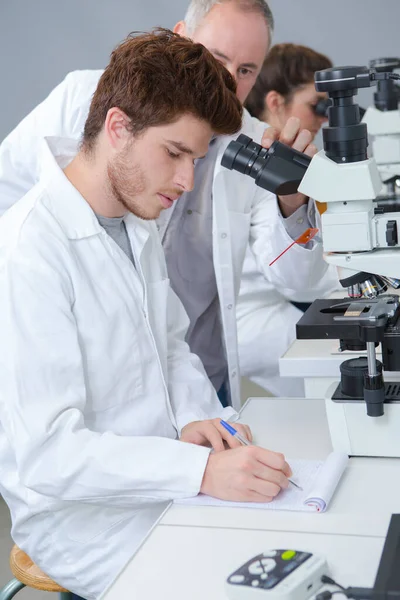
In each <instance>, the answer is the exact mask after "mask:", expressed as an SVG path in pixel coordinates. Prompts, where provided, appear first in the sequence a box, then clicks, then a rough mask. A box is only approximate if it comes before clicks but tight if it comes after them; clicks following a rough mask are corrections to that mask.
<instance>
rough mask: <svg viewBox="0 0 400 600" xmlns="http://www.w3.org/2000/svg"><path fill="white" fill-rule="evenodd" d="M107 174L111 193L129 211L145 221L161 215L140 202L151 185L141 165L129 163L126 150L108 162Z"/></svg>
mask: <svg viewBox="0 0 400 600" xmlns="http://www.w3.org/2000/svg"><path fill="white" fill-rule="evenodd" d="M107 175H108V181H109V186H110V192H111V194H112V195H113V197H114V198H115V199H116V200H117V201H118V202H120V203H121V204H122V206H123V207H124V208H126V210H127V211H128V212H130V213H132V214H134V215H135V216H136V217H139V219H143V220H144V221H153V220H154V219H156V218H157V217H158V216H159V215H152V214H150V213H149V212H147V211H146V207H144V206H142V205H141V204H140V200H139V198H140V197H141V196H143V194H144V192H145V190H146V189H148V187H149V186H148V185H147V183H146V177H145V174H144V172H143V170H142V168H141V167H140V165H138V164H136V165H132V164H129V165H128V162H127V160H126V153H125V152H122V153H121V154H120V155H119V156H117V157H116V158H115V159H114V161H113V162H109V163H108V165H107Z"/></svg>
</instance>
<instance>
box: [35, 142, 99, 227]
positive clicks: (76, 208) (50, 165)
mask: <svg viewBox="0 0 400 600" xmlns="http://www.w3.org/2000/svg"><path fill="white" fill-rule="evenodd" d="M77 152H78V142H76V141H75V140H71V139H66V138H57V137H46V138H44V140H43V143H42V147H41V154H40V164H41V173H40V181H41V182H42V183H43V184H44V186H45V188H46V196H45V197H44V198H43V204H44V205H46V206H47V208H48V209H49V210H50V212H51V213H52V215H53V216H54V217H55V218H56V219H57V221H58V222H59V223H60V225H61V227H62V228H63V231H64V232H65V234H66V235H67V237H68V238H69V239H82V238H87V237H90V236H92V235H97V234H99V233H101V232H102V227H101V226H100V224H99V222H98V220H97V218H96V215H95V213H94V212H93V210H92V208H91V207H90V205H89V204H88V202H86V200H85V199H84V198H83V196H82V195H81V194H80V193H79V192H78V190H77V189H76V188H75V187H74V186H73V185H72V183H71V182H70V181H69V180H68V179H67V177H66V176H65V175H64V172H63V169H64V168H65V167H66V166H67V165H68V164H69V163H70V162H71V160H72V159H73V158H74V156H76V154H77Z"/></svg>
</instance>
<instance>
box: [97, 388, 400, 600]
mask: <svg viewBox="0 0 400 600" xmlns="http://www.w3.org/2000/svg"><path fill="white" fill-rule="evenodd" d="M242 420H243V421H245V422H248V423H249V424H250V425H251V427H252V429H253V433H254V436H255V440H256V441H257V442H258V443H260V444H262V445H265V446H269V447H271V448H274V449H280V450H282V451H283V452H285V454H286V455H287V456H288V457H290V456H292V457H298V458H324V457H325V456H326V455H327V454H328V453H329V452H330V450H331V445H330V440H329V434H328V429H327V422H326V418H325V410H324V403H323V402H322V401H321V400H317V399H307V400H305V399H292V398H291V399H284V398H279V399H276V398H252V399H250V400H249V401H248V402H247V403H246V405H245V407H244V409H243V411H242ZM399 475H400V459H370V458H367V459H360V458H356V459H351V461H350V466H349V468H348V469H347V472H346V473H345V475H344V476H343V479H342V482H341V484H340V486H339V488H338V490H337V491H336V494H335V496H334V499H333V501H332V503H331V505H330V507H329V509H328V511H327V512H326V513H323V514H314V513H311V514H310V513H294V512H289V511H268V510H265V511H263V510H259V509H258V510H257V509H253V510H252V509H238V508H221V507H193V506H186V507H185V506H181V505H173V506H171V507H170V509H169V510H168V511H167V512H166V513H165V514H164V516H163V517H162V518H161V520H160V522H159V523H158V524H157V526H156V527H155V528H154V529H153V531H152V532H151V533H150V535H149V537H148V538H147V540H146V541H145V543H144V544H143V545H142V547H141V548H140V549H139V551H138V552H137V554H136V555H135V556H134V557H133V558H132V560H131V561H130V562H129V563H128V565H127V566H126V568H125V569H124V570H123V572H122V573H121V574H120V576H119V577H118V578H117V580H116V581H115V582H114V583H113V585H112V586H111V588H110V589H109V590H108V592H107V593H106V594H105V595H104V596H103V599H102V600H121V599H122V598H128V597H129V598H135V599H137V600H147V599H149V600H159V599H160V600H169V599H171V600H172V599H174V600H189V599H190V600H205V599H207V600H224V599H226V598H227V596H226V593H225V590H224V581H225V579H226V577H227V576H228V575H229V574H230V573H231V572H232V571H233V570H235V569H236V568H237V567H238V566H239V565H240V564H242V563H243V562H245V561H246V560H248V559H249V558H251V557H252V556H254V555H256V554H258V553H259V552H261V551H264V550H266V549H268V548H274V547H275V548H284V547H290V548H294V549H301V550H310V551H311V552H314V553H321V554H323V555H324V556H326V557H327V560H328V563H329V566H330V569H331V574H332V576H333V577H334V578H336V579H337V580H338V581H339V583H341V584H343V585H359V586H371V585H372V584H373V581H374V578H375V573H376V569H377V566H378V563H379V558H380V554H381V551H382V547H383V543H384V537H385V535H386V531H387V527H388V524H389V520H390V515H391V513H392V512H400V477H399ZM382 490H385V494H382ZM335 597H336V596H335ZM338 598H339V596H338Z"/></svg>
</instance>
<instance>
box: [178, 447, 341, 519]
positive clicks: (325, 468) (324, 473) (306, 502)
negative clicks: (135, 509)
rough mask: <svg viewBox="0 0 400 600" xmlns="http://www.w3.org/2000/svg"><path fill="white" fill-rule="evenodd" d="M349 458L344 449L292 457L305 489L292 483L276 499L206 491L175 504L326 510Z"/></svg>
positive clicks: (298, 478) (299, 480) (294, 469)
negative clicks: (237, 498)
mask: <svg viewBox="0 0 400 600" xmlns="http://www.w3.org/2000/svg"><path fill="white" fill-rule="evenodd" d="M348 461H349V457H348V456H347V454H343V453H341V452H332V453H331V454H329V456H328V457H327V458H326V460H324V461H319V460H302V459H293V460H290V459H288V463H289V464H290V466H291V469H292V471H293V475H292V479H294V481H295V482H296V483H298V484H299V485H300V486H301V487H302V488H303V489H302V490H299V489H297V488H296V487H295V486H293V485H291V484H289V487H288V488H287V489H286V490H282V491H281V492H280V493H279V494H278V496H277V497H276V498H274V500H272V502H265V503H264V502H229V501H226V500H219V499H218V498H213V497H212V496H207V495H205V494H198V496H195V497H194V498H183V499H179V500H174V502H175V504H185V505H191V506H232V507H239V508H263V509H266V510H293V511H307V512H325V511H326V510H327V508H328V506H329V502H330V501H331V499H332V496H333V494H334V493H335V490H336V488H337V487H338V485H339V481H340V478H341V477H342V475H343V473H344V471H345V469H346V466H347V464H348Z"/></svg>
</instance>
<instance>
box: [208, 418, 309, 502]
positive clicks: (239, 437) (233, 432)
mask: <svg viewBox="0 0 400 600" xmlns="http://www.w3.org/2000/svg"><path fill="white" fill-rule="evenodd" d="M220 423H221V425H222V426H223V427H225V429H226V430H227V431H229V433H230V434H231V435H233V436H234V437H235V438H236V439H237V440H239V442H240V443H241V444H243V446H252V445H253V444H252V443H251V442H249V440H246V438H244V437H243V436H242V435H240V433H239V432H238V431H237V429H235V428H234V427H232V425H231V424H230V423H227V422H226V421H223V420H222V419H221V421H220ZM289 482H290V483H291V484H292V485H294V486H295V487H297V488H298V489H299V490H301V491H303V488H302V487H300V486H299V484H298V483H296V482H295V481H293V479H289Z"/></svg>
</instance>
